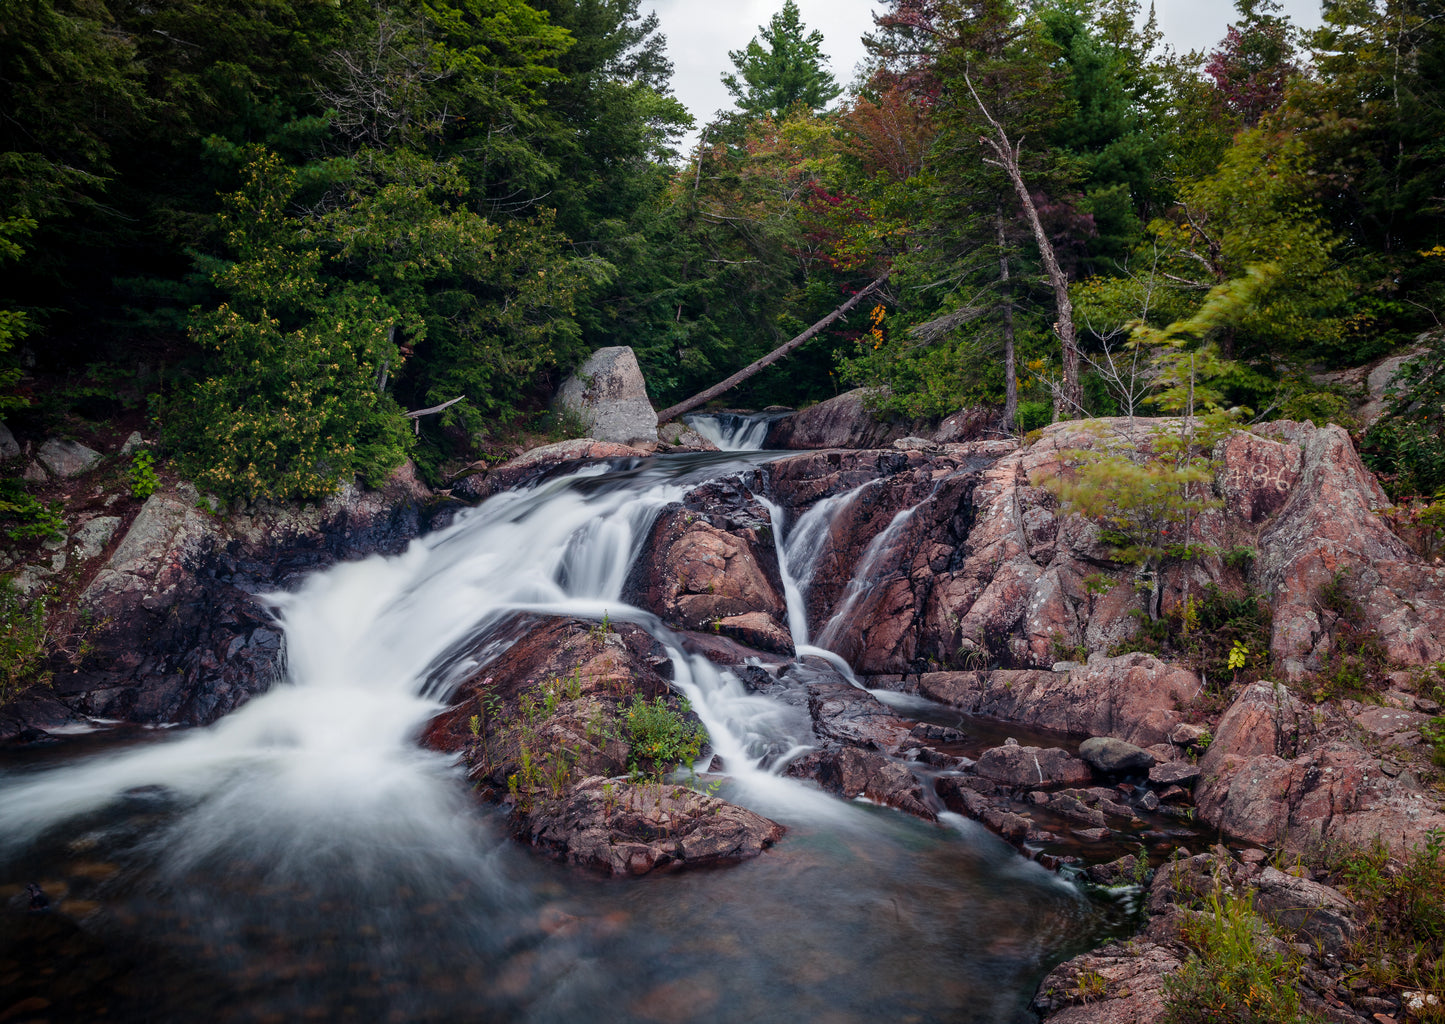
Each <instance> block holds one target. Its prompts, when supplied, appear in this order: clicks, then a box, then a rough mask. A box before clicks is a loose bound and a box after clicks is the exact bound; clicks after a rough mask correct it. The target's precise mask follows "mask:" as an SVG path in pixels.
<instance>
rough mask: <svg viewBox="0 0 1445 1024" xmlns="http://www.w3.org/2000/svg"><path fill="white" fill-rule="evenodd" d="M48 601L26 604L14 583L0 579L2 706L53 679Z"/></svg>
mask: <svg viewBox="0 0 1445 1024" xmlns="http://www.w3.org/2000/svg"><path fill="white" fill-rule="evenodd" d="M45 611H46V599H45V597H43V596H42V597H37V598H36V599H35V600H34V601H31V602H30V603H29V604H26V602H25V600H24V598H23V597H22V596H21V594H20V591H19V590H17V589H16V587H15V582H14V580H12V579H10V578H9V577H0V706H4V705H6V704H8V703H10V701H12V700H14V699H15V698H16V697H17V696H19V695H20V692H21V691H22V690H24V689H26V688H27V687H28V686H30V685H31V684H32V683H37V682H44V681H46V680H48V679H49V678H50V673H49V671H48V670H47V669H46V661H47V658H48V655H49V642H48V641H49V638H48V635H47V633H46V629H45Z"/></svg>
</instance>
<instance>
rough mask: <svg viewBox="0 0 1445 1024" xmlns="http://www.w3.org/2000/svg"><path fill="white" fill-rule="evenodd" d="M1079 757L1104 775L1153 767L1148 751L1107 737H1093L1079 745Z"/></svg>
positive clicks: (1146, 769)
mask: <svg viewBox="0 0 1445 1024" xmlns="http://www.w3.org/2000/svg"><path fill="white" fill-rule="evenodd" d="M1079 757H1081V758H1082V759H1083V760H1085V761H1087V762H1088V763H1089V766H1090V767H1092V768H1093V769H1094V770H1095V771H1098V772H1102V773H1103V774H1105V775H1121V774H1124V773H1126V772H1142V771H1148V770H1149V769H1150V768H1152V767H1153V766H1154V755H1153V754H1151V753H1149V751H1147V750H1142V749H1140V748H1139V747H1136V746H1134V744H1132V743H1125V742H1124V741H1123V740H1120V739H1114V738H1113V737H1108V736H1094V737H1091V738H1089V739H1087V740H1085V741H1084V742H1083V743H1081V744H1079Z"/></svg>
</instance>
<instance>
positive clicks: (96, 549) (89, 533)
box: [70, 516, 121, 559]
mask: <svg viewBox="0 0 1445 1024" xmlns="http://www.w3.org/2000/svg"><path fill="white" fill-rule="evenodd" d="M120 523H121V520H120V517H119V516H99V517H97V518H95V519H92V520H91V521H90V522H88V523H86V524H84V525H83V526H81V527H80V528H79V529H78V530H76V531H75V532H74V533H73V534H71V536H70V539H71V541H72V543H73V544H74V545H75V554H76V556H77V557H79V558H86V559H89V558H95V557H97V556H98V555H99V554H100V553H101V552H103V551H104V550H105V548H106V545H108V544H109V543H110V541H111V538H112V537H114V536H115V531H116V530H117V529H118V528H119V527H120Z"/></svg>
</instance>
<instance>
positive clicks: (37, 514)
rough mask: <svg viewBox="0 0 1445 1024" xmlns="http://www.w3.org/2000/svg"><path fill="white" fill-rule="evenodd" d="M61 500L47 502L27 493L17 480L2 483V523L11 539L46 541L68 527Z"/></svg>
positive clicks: (0, 513)
mask: <svg viewBox="0 0 1445 1024" xmlns="http://www.w3.org/2000/svg"><path fill="white" fill-rule="evenodd" d="M61 512H62V507H61V504H60V502H58V501H52V502H51V503H50V504H48V505H47V504H45V503H44V502H42V501H40V500H39V499H37V498H35V497H34V496H33V495H30V494H27V493H25V491H24V490H22V489H21V485H20V482H19V481H17V480H6V481H4V482H3V483H0V522H5V523H7V524H8V525H7V526H6V529H5V534H6V536H8V537H9V538H10V539H11V540H44V539H45V538H46V537H51V536H54V535H55V534H57V533H61V532H63V531H64V530H65V520H64V518H62V516H61Z"/></svg>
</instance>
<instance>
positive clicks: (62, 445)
mask: <svg viewBox="0 0 1445 1024" xmlns="http://www.w3.org/2000/svg"><path fill="white" fill-rule="evenodd" d="M35 457H36V458H38V459H39V460H40V463H41V465H43V466H44V467H45V468H46V469H48V470H49V471H50V473H51V475H52V476H58V477H59V478H60V479H62V480H69V479H71V478H72V477H77V476H80V475H81V474H82V473H88V472H90V471H91V470H92V469H94V468H95V466H96V464H97V463H98V462H100V458H101V456H100V452H98V451H96V450H95V449H93V448H87V447H86V446H85V445H83V444H81V443H80V442H79V441H62V440H59V439H58V438H51V439H50V440H49V441H46V442H45V443H44V444H42V445H41V446H40V450H39V451H38V452H36V453H35Z"/></svg>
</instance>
